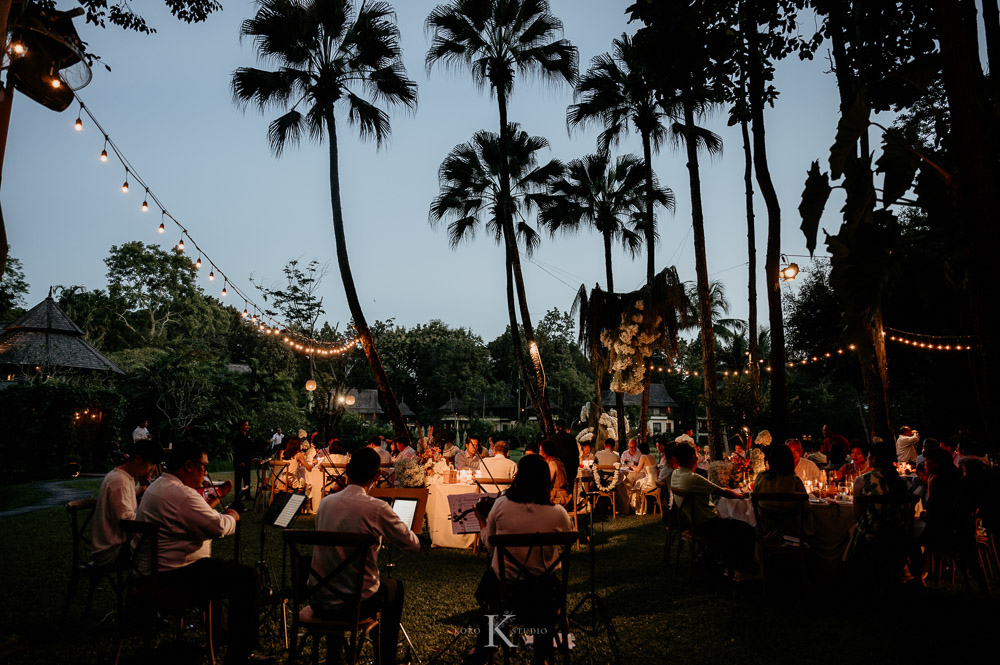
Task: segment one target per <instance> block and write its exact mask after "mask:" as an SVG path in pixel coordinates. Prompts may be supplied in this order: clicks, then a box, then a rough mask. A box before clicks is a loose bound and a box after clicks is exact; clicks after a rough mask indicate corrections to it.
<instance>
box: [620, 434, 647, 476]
mask: <svg viewBox="0 0 1000 665" xmlns="http://www.w3.org/2000/svg"><path fill="white" fill-rule="evenodd" d="M640 459H642V453H641V452H639V446H638V445H637V443H636V440H635V439H629V441H628V448H626V449H625V450H624V452H622V454H621V463H622V467H623V468H627V469H628V470H629V471H635V468H636V467H637V466H639V460H640Z"/></svg>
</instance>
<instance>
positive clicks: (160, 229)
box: [157, 222, 167, 233]
mask: <svg viewBox="0 0 1000 665" xmlns="http://www.w3.org/2000/svg"><path fill="white" fill-rule="evenodd" d="M166 230H167V229H165V228H164V227H163V222H160V228H158V229H157V231H159V232H160V233H164V232H165V231H166Z"/></svg>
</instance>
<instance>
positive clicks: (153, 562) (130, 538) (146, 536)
mask: <svg viewBox="0 0 1000 665" xmlns="http://www.w3.org/2000/svg"><path fill="white" fill-rule="evenodd" d="M119 525H120V528H121V530H122V533H123V534H125V542H127V543H131V551H130V553H129V561H128V564H129V565H128V569H127V570H128V577H129V586H132V585H133V583H134V582H135V581H136V580H138V579H144V580H149V581H151V583H152V585H153V586H155V584H156V579H157V574H156V573H157V568H158V567H159V557H160V548H159V535H160V525H159V524H156V523H155V522H140V521H139V520H121V522H119ZM145 556H148V557H149V569H150V572H149V574H148V575H147V574H145V573H144V572H143V571H141V570H140V569H139V566H140V564H141V562H142V560H143V558H144V557H145Z"/></svg>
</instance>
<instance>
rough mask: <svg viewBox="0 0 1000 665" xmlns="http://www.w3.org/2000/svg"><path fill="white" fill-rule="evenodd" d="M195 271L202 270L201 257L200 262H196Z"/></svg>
mask: <svg viewBox="0 0 1000 665" xmlns="http://www.w3.org/2000/svg"><path fill="white" fill-rule="evenodd" d="M194 269H195V270H201V257H200V256H199V257H198V260H197V261H195V262H194Z"/></svg>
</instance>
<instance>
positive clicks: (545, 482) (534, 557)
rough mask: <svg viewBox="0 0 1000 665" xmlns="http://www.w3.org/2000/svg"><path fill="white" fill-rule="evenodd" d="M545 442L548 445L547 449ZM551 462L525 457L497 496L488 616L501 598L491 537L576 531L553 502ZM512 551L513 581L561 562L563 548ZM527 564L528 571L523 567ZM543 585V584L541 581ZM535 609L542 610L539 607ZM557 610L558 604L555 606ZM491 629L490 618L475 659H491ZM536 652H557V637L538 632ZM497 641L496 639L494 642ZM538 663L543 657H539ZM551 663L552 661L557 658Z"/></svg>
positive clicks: (484, 586)
mask: <svg viewBox="0 0 1000 665" xmlns="http://www.w3.org/2000/svg"><path fill="white" fill-rule="evenodd" d="M544 449H545V444H544V442H543V444H542V450H543V451H544ZM550 477H551V476H550V472H549V466H548V465H547V464H546V463H545V461H544V460H543V459H542V458H541V457H540V456H538V455H525V456H524V457H522V458H521V461H520V462H519V463H518V465H517V475H515V476H514V482H513V483H511V486H510V489H509V490H507V493H506V494H504V495H503V496H501V497H500V498H498V499H497V500H496V503H494V504H493V507H492V509H491V510H490V512H489V515H488V516H487V517H486V520H485V524H484V525H483V528H482V532H481V533H480V540H481V542H482V543H483V545H484V546H485V547H486V551H487V553H489V554H490V555H491V564H490V567H489V568H487V569H486V572H485V573H484V574H483V579H482V580H481V581H480V583H479V587H478V588H477V589H476V600H477V601H479V603H480V605H482V606H483V608H484V609H485V612H484V613H483V614H484V616H485V615H487V614H489V613H490V612H493V613H494V614H495V613H496V611H497V610H498V609H499V607H498V605H499V602H500V574H501V573H500V559H499V555H498V554H497V552H496V551H494V548H493V545H492V544H491V543H490V538H492V537H493V536H495V535H503V534H514V533H557V532H563V531H571V530H572V528H573V524H572V522H571V521H570V519H569V515H568V514H567V513H566V510H565V509H563V507H562V506H558V505H553V504H552V501H551V500H550V499H551V489H550ZM509 554H510V555H511V556H513V557H515V558H516V559H517V561H518V562H520V564H521V566H518V565H517V564H515V563H514V562H513V561H511V559H510V558H509V557H507V558H506V559H505V561H504V575H505V581H506V582H507V584H510V583H511V582H513V581H515V580H519V579H523V578H524V576H525V575H526V574H527V575H534V576H538V575H541V574H542V573H544V572H545V570H546V569H547V568H548V567H549V566H551V565H552V564H553V563H555V561H556V559H557V558H558V556H559V550H558V549H557V548H555V547H543V548H530V549H529V548H511V549H510V550H509ZM522 567H523V569H522ZM536 586H537V587H540V586H541V585H536ZM534 609H539V608H538V607H537V605H536V607H535V608H534ZM551 609H552V611H553V612H554V611H555V608H551ZM488 637H489V628H488V625H487V624H486V620H485V618H484V620H483V626H482V627H481V628H480V630H479V636H478V638H477V643H476V648H475V650H474V651H473V652H472V653H470V656H471V657H472V662H485V660H486V657H487V655H488V654H487V651H486V649H487V647H486V645H487V644H488V643H489V642H488V641H487V639H488ZM535 640H537V641H536V647H535V648H536V649H537V651H536V656H539V657H544V656H549V655H551V653H550V652H551V650H552V644H551V635H536V636H535ZM493 643H494V644H496V641H495V640H494V641H493ZM536 661H537V659H536ZM548 662H552V661H551V660H550V661H548Z"/></svg>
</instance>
